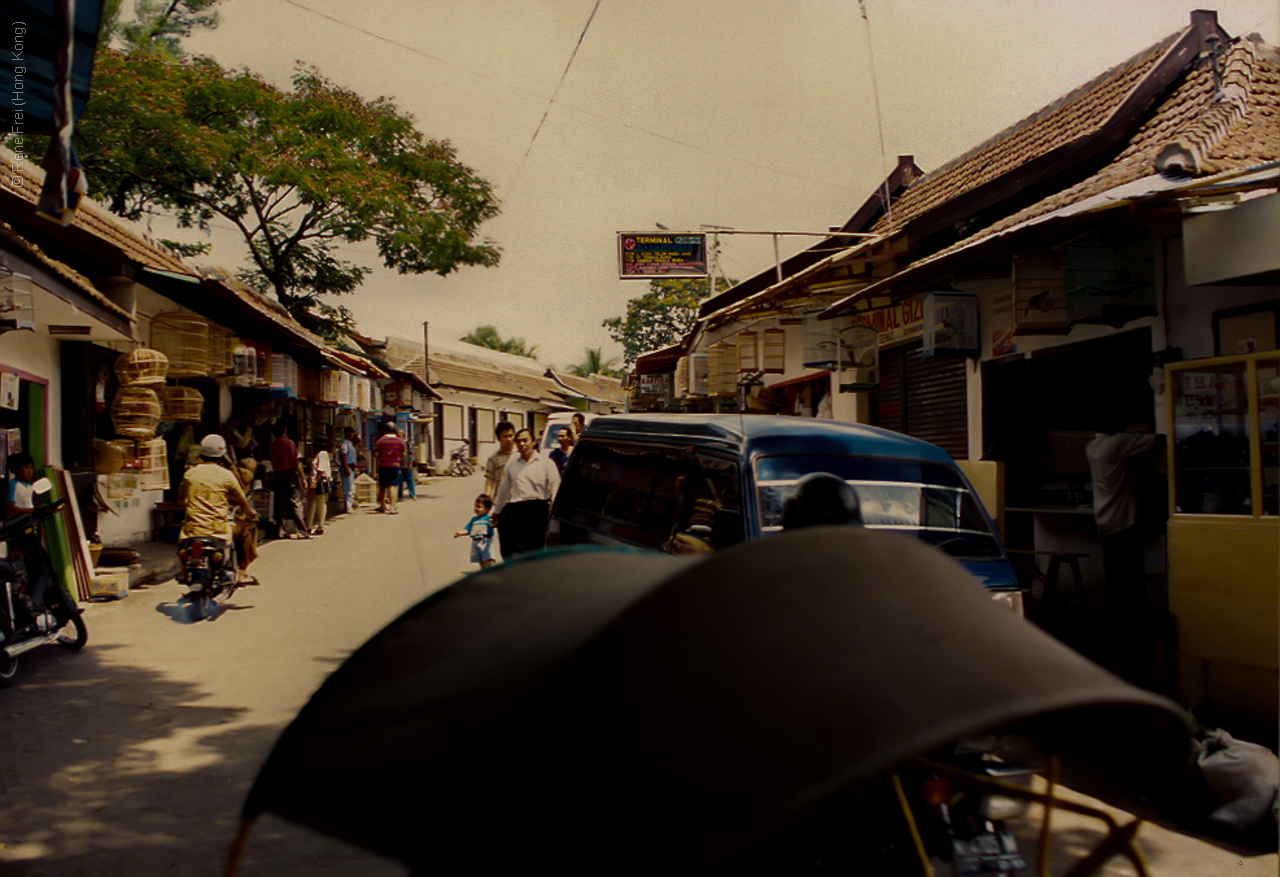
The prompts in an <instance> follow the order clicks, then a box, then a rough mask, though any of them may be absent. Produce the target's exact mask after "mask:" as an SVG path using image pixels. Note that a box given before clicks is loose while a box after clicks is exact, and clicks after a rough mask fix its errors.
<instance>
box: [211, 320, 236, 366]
mask: <svg viewBox="0 0 1280 877" xmlns="http://www.w3.org/2000/svg"><path fill="white" fill-rule="evenodd" d="M239 344H240V339H239V338H237V337H236V336H235V335H233V334H232V333H231V330H230V329H224V328H223V327H221V326H219V325H217V324H216V323H210V324H209V376H210V377H221V376H222V375H230V374H235V370H236V347H238V346H239Z"/></svg>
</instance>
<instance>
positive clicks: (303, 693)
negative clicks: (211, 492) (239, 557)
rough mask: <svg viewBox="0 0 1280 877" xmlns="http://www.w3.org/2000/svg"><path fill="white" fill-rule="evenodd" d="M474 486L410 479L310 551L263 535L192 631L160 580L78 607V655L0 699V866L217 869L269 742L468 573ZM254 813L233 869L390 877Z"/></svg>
mask: <svg viewBox="0 0 1280 877" xmlns="http://www.w3.org/2000/svg"><path fill="white" fill-rule="evenodd" d="M481 486H482V485H481V480H480V476H478V475H477V476H473V477H470V478H454V479H450V478H442V479H435V480H433V481H431V482H430V483H426V484H421V485H419V486H418V499H417V500H416V501H406V502H403V503H401V504H400V514H398V515H394V516H391V515H381V514H376V513H373V512H370V511H364V510H360V511H357V512H356V513H354V514H351V515H346V516H339V517H337V518H335V519H333V520H331V521H330V522H329V525H328V526H327V528H326V533H325V535H324V536H321V537H317V538H314V539H312V540H310V541H287V540H286V541H272V542H268V543H266V544H265V545H264V546H263V548H262V556H261V557H260V558H259V559H258V561H257V562H256V563H255V564H254V566H253V568H252V570H253V572H254V573H255V574H256V575H257V576H258V578H259V579H260V580H261V581H262V583H263V584H262V585H261V586H259V587H250V588H244V589H242V590H240V591H238V592H237V593H236V594H235V595H234V597H233V598H232V603H231V605H230V606H229V608H228V609H227V611H225V612H223V613H222V614H221V615H220V616H218V617H216V618H214V619H212V620H209V621H204V622H201V623H198V624H192V623H190V622H189V620H188V618H187V614H186V607H185V606H184V605H183V604H179V603H178V602H177V599H178V597H179V595H180V593H181V586H179V585H178V584H176V583H175V582H172V581H170V582H166V583H161V584H157V585H153V586H150V587H147V588H143V589H139V590H135V591H133V592H132V593H130V594H129V596H128V597H126V598H125V599H123V600H120V601H116V602H112V603H95V604H89V605H88V606H87V607H86V611H85V618H86V621H87V623H88V627H89V644H88V646H86V648H85V650H84V651H83V652H81V653H79V654H72V653H68V652H64V651H62V650H60V649H54V648H46V649H40V650H37V651H35V652H33V653H30V654H29V655H27V656H24V657H23V658H22V667H21V669H20V671H19V681H18V683H17V684H16V685H15V686H14V687H13V688H11V689H9V690H5V691H0V710H2V711H3V713H4V715H5V721H4V722H3V724H2V725H0V752H2V753H3V756H0V790H3V798H2V803H0V872H3V873H5V874H13V875H63V877H67V875H94V877H99V875H131V877H133V875H139V877H141V875H153V874H166V875H196V874H200V875H209V874H217V873H220V870H221V867H222V863H223V861H224V859H225V854H226V849H227V846H228V843H229V842H230V839H231V837H232V836H233V834H234V831H235V827H236V824H237V817H238V812H239V808H240V805H241V803H242V802H243V800H244V796H245V794H246V792H247V791H248V789H249V786H250V784H251V783H252V780H253V777H254V775H255V774H256V772H257V770H258V768H259V766H260V765H261V763H262V761H263V759H264V758H265V757H266V755H267V752H268V751H269V750H270V747H271V746H272V744H273V743H274V741H275V739H276V737H277V735H278V734H279V733H280V731H281V730H282V729H283V727H284V726H285V725H286V724H287V723H288V721H289V720H290V719H291V718H292V717H293V715H294V714H295V713H296V712H297V710H298V709H299V707H301V706H302V704H303V703H304V702H305V701H306V699H307V698H308V697H309V696H310V694H311V692H312V691H313V690H314V689H315V688H316V687H317V686H318V685H319V684H320V682H321V681H323V679H324V678H325V677H326V676H327V675H328V674H329V673H330V672H331V671H332V670H333V669H334V668H335V667H336V666H337V665H338V664H339V663H340V662H341V661H342V660H343V659H344V658H345V657H346V656H347V655H348V654H349V653H350V652H351V651H352V650H353V649H355V648H356V647H358V646H359V645H360V644H361V643H363V642H364V641H365V640H366V639H368V637H369V636H370V635H372V634H373V633H375V632H376V631H377V630H379V629H380V628H381V627H383V626H384V625H385V624H386V623H387V622H389V621H391V620H392V619H393V618H395V617H396V616H397V615H398V614H399V613H400V612H402V611H403V610H404V609H406V608H408V607H409V606H411V605H413V604H414V603H416V602H417V601H418V600H420V599H422V598H423V597H424V596H426V595H427V594H429V593H430V592H432V591H434V590H437V589H438V588H440V587H442V586H444V585H446V584H448V583H449V582H452V581H454V580H456V579H457V578H459V577H460V576H461V575H463V574H465V573H466V572H469V571H471V570H472V569H473V568H474V567H475V565H474V564H470V563H468V543H467V542H466V541H465V540H463V539H453V538H451V537H452V534H453V533H454V532H456V531H457V530H458V529H459V528H460V527H461V526H462V525H463V524H464V523H465V522H466V521H467V519H468V518H469V517H470V516H471V502H472V500H473V499H474V497H475V494H476V493H478V492H479V491H480V488H481ZM403 870H404V869H403V868H401V867H400V866H398V865H396V864H392V863H384V862H382V861H380V860H378V859H376V858H375V857H372V856H370V855H366V854H364V853H362V852H361V851H359V850H353V849H351V848H350V847H347V846H346V845H343V844H338V843H336V842H330V841H328V840H327V839H325V838H323V837H321V836H318V835H314V834H312V833H310V832H307V831H304V830H301V829H297V828H295V827H293V826H291V825H289V824H288V823H285V822H283V821H280V820H275V819H273V818H271V817H268V818H266V819H264V820H262V821H261V822H260V823H259V824H258V826H257V827H256V828H255V830H254V832H253V835H252V836H251V838H250V843H249V848H248V851H247V854H246V857H245V860H244V863H243V866H242V869H241V873H242V874H243V875H244V877H252V875H256V874H283V873H308V874H334V875H337V874H361V875H366V874H367V875H376V874H383V873H385V874H401V873H403Z"/></svg>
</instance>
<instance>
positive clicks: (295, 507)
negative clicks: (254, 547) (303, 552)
mask: <svg viewBox="0 0 1280 877" xmlns="http://www.w3.org/2000/svg"><path fill="white" fill-rule="evenodd" d="M271 432H272V434H274V435H275V438H274V439H272V440H271V446H270V447H269V448H267V455H268V457H270V459H271V486H272V489H273V491H274V493H275V519H276V535H277V536H278V537H280V538H284V537H285V536H286V534H287V531H286V529H285V524H286V523H288V522H292V523H293V526H294V532H293V535H292V538H294V539H310V538H311V534H310V533H308V532H307V523H306V521H305V520H303V517H302V486H303V485H304V484H306V483H307V474H306V472H304V471H303V469H302V458H301V457H299V456H298V446H297V445H295V444H294V443H293V439H291V438H289V433H288V430H287V429H286V428H285V425H284V421H282V420H281V421H277V422H276V425H275V426H274V427H272V430H271Z"/></svg>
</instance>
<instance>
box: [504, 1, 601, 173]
mask: <svg viewBox="0 0 1280 877" xmlns="http://www.w3.org/2000/svg"><path fill="white" fill-rule="evenodd" d="M599 9H600V0H596V2H595V5H594V6H592V7H591V14H590V15H588V16H587V23H586V24H584V25H583V26H582V33H580V34H578V42H577V43H575V44H574V47H573V51H572V52H570V53H569V60H568V62H566V63H565V65H564V72H563V73H561V74H560V81H559V82H557V83H556V90H555V91H553V92H552V93H551V99H550V100H548V101H547V108H546V109H545V110H543V111H542V118H541V119H539V120H538V127H536V128H534V129H533V136H532V137H530V138H529V145H528V146H527V147H525V150H524V155H523V156H522V157H521V158H520V164H519V165H518V166H517V167H516V172H515V174H513V175H512V177H511V185H512V187H513V188H514V186H515V182H516V180H517V179H519V177H520V171H522V170H523V169H524V163H525V161H527V160H528V158H529V153H531V152H533V144H534V143H535V142H536V141H537V139H538V132H540V131H541V130H542V126H543V124H544V123H545V122H546V121H547V116H549V115H550V114H551V107H552V106H553V105H554V104H555V102H556V97H557V96H558V95H559V94H560V89H561V87H562V86H563V85H564V81H565V79H567V78H568V77H569V68H570V67H572V66H573V59H574V58H576V57H578V49H581V48H582V41H583V40H584V39H586V37H587V29H588V28H589V27H591V22H592V21H594V20H595V17H596V12H597V11H598V10H599Z"/></svg>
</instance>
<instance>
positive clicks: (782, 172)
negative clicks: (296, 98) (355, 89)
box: [281, 0, 830, 186]
mask: <svg viewBox="0 0 1280 877" xmlns="http://www.w3.org/2000/svg"><path fill="white" fill-rule="evenodd" d="M281 2H282V3H285V4H287V5H289V6H293V7H294V8H296V9H299V10H301V11H302V12H307V13H310V14H312V15H315V16H316V17H318V18H322V19H324V20H325V21H328V22H330V23H332V24H335V25H337V26H338V27H344V28H347V29H348V30H352V31H355V32H356V33H359V34H363V35H364V36H367V37H369V38H370V39H373V40H377V41H379V42H383V43H386V44H387V45H390V46H395V47H396V48H397V49H403V50H404V51H406V52H409V53H410V54H413V55H417V56H419V57H421V58H425V59H427V60H429V61H434V62H435V63H437V64H441V65H443V66H445V67H449V68H451V69H457V70H461V71H464V72H466V73H468V74H470V75H472V76H475V77H476V78H478V79H483V80H484V81H486V82H492V83H494V84H496V85H499V86H502V87H503V88H510V89H513V90H515V91H519V92H523V93H525V94H530V95H538V96H540V95H539V94H538V92H537V91H535V90H534V89H531V88H527V87H525V86H522V85H519V84H516V83H512V82H508V81H506V80H502V79H498V78H496V77H494V76H490V75H488V74H486V73H483V72H482V71H480V70H477V69H475V68H474V67H465V66H462V65H458V64H455V63H454V62H452V61H450V60H448V59H447V58H442V57H440V56H439V55H433V54H431V53H430V52H424V51H422V50H421V49H418V48H416V47H414V46H411V45H409V44H407V43H403V42H400V41H399V40H395V39H392V38H391V37H388V36H384V35H383V34H380V33H377V32H375V31H371V30H369V29H368V28H364V27H361V26H360V25H357V24H352V23H351V22H349V21H345V20H343V19H341V18H338V17H336V16H333V15H329V14H328V13H325V12H320V11H319V10H317V9H313V8H312V7H310V6H308V5H307V4H306V3H303V2H301V0H281ZM599 5H600V4H599V2H598V0H597V3H596V7H599ZM594 17H595V9H592V11H591V18H594ZM587 24H588V25H590V24H591V20H590V18H589V19H588V21H587ZM585 35H586V28H583V36H585ZM578 44H579V45H581V44H582V38H581V37H579V39H578ZM574 53H575V54H576V53H577V49H576V48H575V49H574ZM572 61H573V59H572V58H570V63H572ZM565 73H566V74H567V73H568V67H567V66H566V68H565ZM563 81H564V77H563V76H562V77H561V82H562V83H563ZM558 91H559V89H558V88H557V92H558ZM552 100H553V101H554V100H555V97H554V96H553V98H552ZM561 106H567V107H569V108H571V109H572V110H573V111H574V112H577V113H579V114H581V115H583V116H588V117H590V118H593V119H597V120H599V121H602V122H605V123H607V124H611V125H615V126H617V127H620V128H624V129H626V130H629V131H635V132H636V133H638V134H642V135H644V136H646V137H652V138H654V139H655V140H662V141H664V142H666V143H671V144H673V145H675V146H680V147H683V148H685V149H689V150H692V151H694V152H697V153H701V154H703V155H711V156H719V157H721V158H724V159H726V160H728V161H732V162H734V163H735V164H740V165H743V166H745V167H752V168H756V169H757V170H762V171H766V172H768V173H771V174H774V175H776V176H781V177H790V178H792V179H797V180H803V181H805V182H808V183H817V184H819V185H824V186H825V185H828V184H829V183H830V180H829V179H827V178H820V177H813V176H810V175H808V174H804V173H799V172H797V171H796V170H795V169H794V168H783V167H778V166H776V165H770V164H765V163H763V162H758V161H749V160H747V159H745V158H741V157H739V156H735V155H730V154H727V153H724V152H720V151H718V150H712V149H707V148H706V147H704V146H699V145H698V144H696V143H690V142H689V141H687V140H681V139H679V138H677V137H672V136H671V135H669V134H663V133H661V132H659V131H654V130H653V129H652V128H645V127H643V126H642V125H636V124H634V123H631V122H626V121H622V120H619V119H617V118H614V117H611V116H608V115H605V114H604V113H600V112H596V111H594V110H590V109H587V108H585V107H581V106H576V105H574V104H571V103H570V104H565V103H561ZM549 111H550V106H549V105H548V112H549ZM542 121H543V122H545V121H546V114H544V115H543V119H542ZM541 128H542V122H539V123H538V129H539V130H541ZM534 136H535V138H536V136H537V135H536V133H535V135H534ZM529 149H532V141H531V142H530V146H529ZM527 157H528V150H526V153H525V158H527ZM523 164H524V160H523V159H521V166H523ZM517 173H518V171H517Z"/></svg>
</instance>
